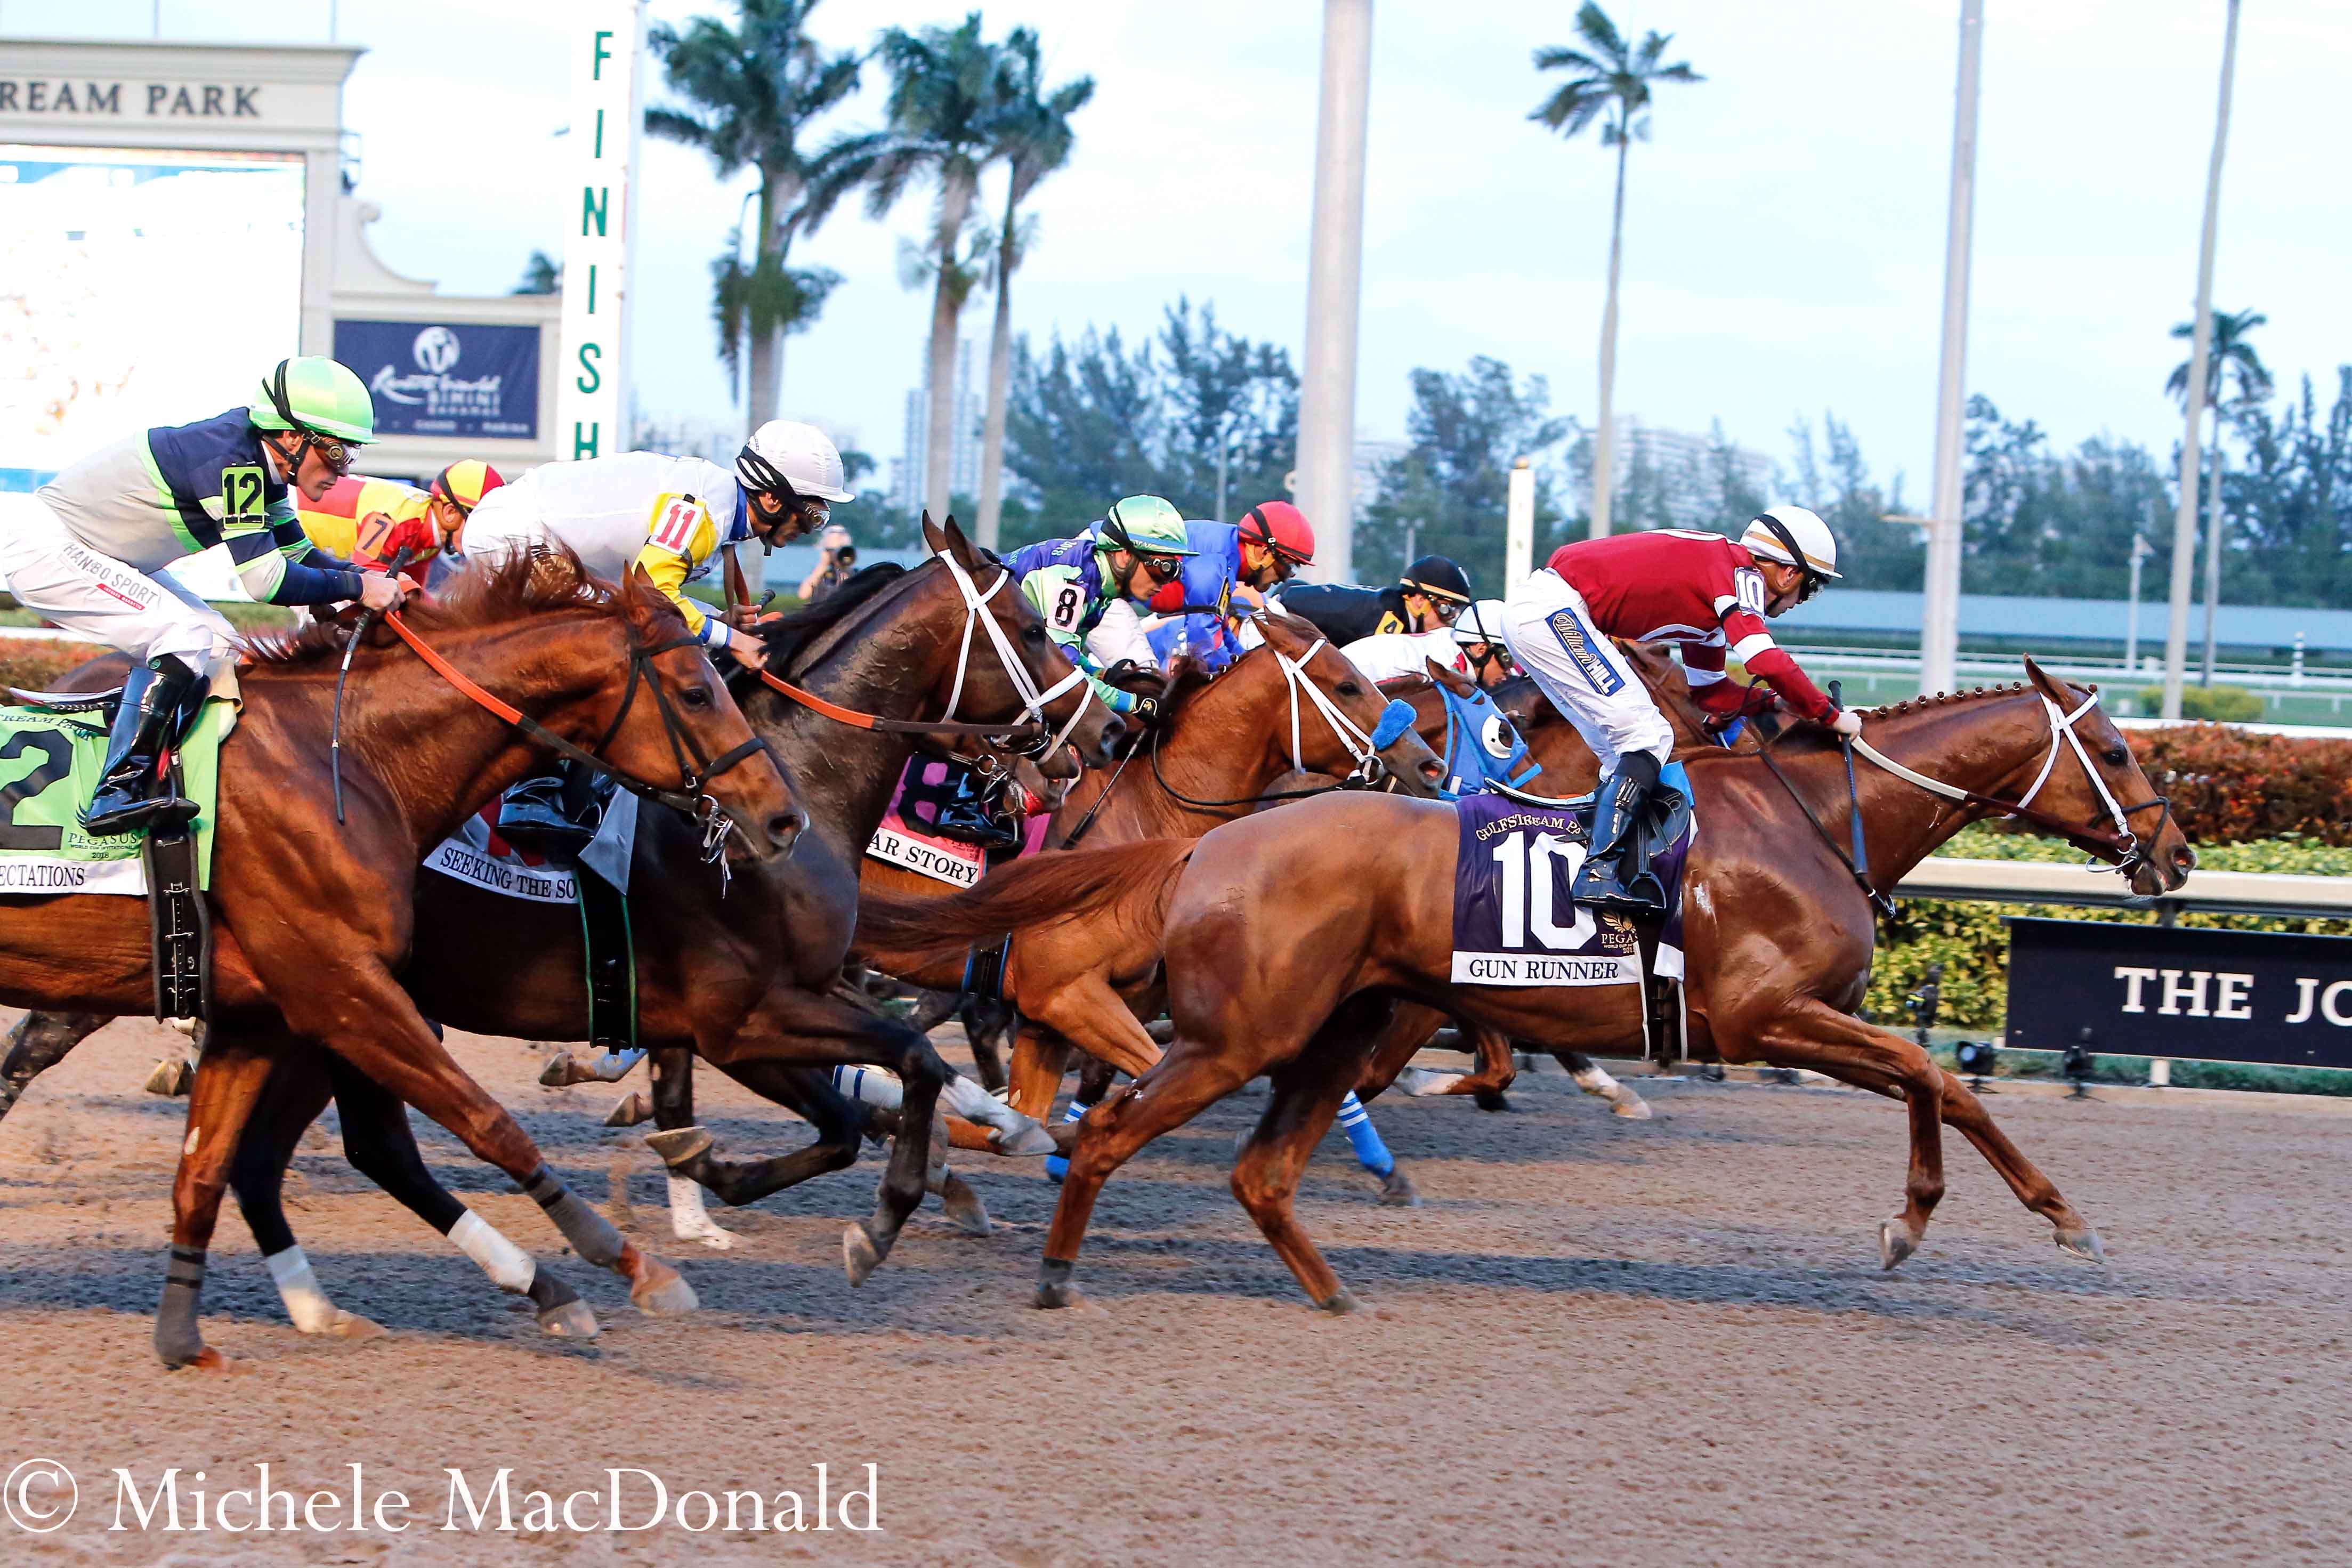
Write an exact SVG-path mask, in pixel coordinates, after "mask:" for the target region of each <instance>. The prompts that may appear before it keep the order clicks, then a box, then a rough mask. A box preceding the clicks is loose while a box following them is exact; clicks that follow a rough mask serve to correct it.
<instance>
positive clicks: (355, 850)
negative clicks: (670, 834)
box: [0, 553, 804, 1367]
mask: <svg viewBox="0 0 2352 1568" xmlns="http://www.w3.org/2000/svg"><path fill="white" fill-rule="evenodd" d="M394 625H395V626H397V627H398V628H399V630H400V631H401V632H402V633H403V634H404V637H408V638H412V639H414V642H413V644H408V645H404V642H402V641H395V640H394V635H393V629H394V628H393V627H391V626H377V627H375V628H373V631H372V633H371V635H369V636H368V637H366V638H364V639H363V642H364V646H363V647H360V648H359V649H357V650H355V651H354V653H353V661H354V666H355V668H356V671H357V673H358V675H359V676H360V678H361V679H360V689H361V693H362V697H361V700H358V701H355V702H354V703H352V706H351V710H350V711H349V712H348V713H346V714H344V715H343V717H342V720H341V732H342V743H341V746H340V752H341V755H342V757H343V758H344V759H345V765H343V766H342V769H341V772H342V775H343V784H344V788H343V790H342V792H341V795H342V800H343V802H344V805H345V807H346V811H345V813H344V816H345V820H343V821H342V822H341V823H340V824H339V823H338V821H337V819H336V815H335V813H334V811H333V809H332V808H331V805H330V800H331V793H332V792H331V790H330V787H329V784H330V780H329V777H328V774H329V768H330V757H331V747H330V743H329V742H330V740H331V724H332V712H333V708H334V701H333V698H334V689H335V684H336V682H335V671H336V663H337V659H338V657H339V656H340V655H341V653H342V651H343V650H342V649H341V647H338V646H337V645H338V642H339V640H340V638H339V632H338V629H337V628H335V627H332V626H324V625H321V626H312V627H310V628H309V629H308V630H306V631H304V632H302V633H301V634H300V635H299V636H297V637H290V638H286V639H282V640H278V641H271V642H264V643H262V644H260V645H258V646H257V647H255V648H254V649H253V650H252V652H251V654H250V656H249V657H248V658H247V660H246V661H245V663H244V664H243V666H242V668H241V670H240V685H241V688H242V700H243V709H244V711H243V715H242V717H241V719H240V721H238V723H237V726H236V730H235V731H233V732H232V733H231V734H230V735H229V737H228V738H227V740H226V742H224V743H223V744H222V747H221V752H220V764H219V791H218V804H217V811H218V816H219V820H218V824H217V826H216V828H215V835H214V848H213V858H212V866H213V878H212V887H211V890H210V896H209V903H210V906H211V910H212V917H211V918H212V930H213V940H214V948H213V976H214V978H213V1002H212V1023H213V1027H212V1029H211V1031H210V1033H211V1039H210V1042H209V1046H210V1048H209V1049H207V1051H206V1052H205V1058H204V1061H203V1063H202V1065H201V1066H200V1067H199V1068H198V1069H197V1072H196V1077H195V1084H194V1089H193V1091H192V1092H191V1094H190V1096H189V1100H188V1118H187V1136H186V1139H185V1141H184V1143H183V1144H182V1151H181V1157H180V1164H179V1172H178V1175H177V1178H176V1180H175V1181H174V1183H173V1234H172V1253H171V1266H170V1268H169V1270H168V1272H167V1276H166V1283H165V1285H164V1288H163V1302H162V1305H161V1307H160V1309H159V1310H158V1312H157V1316H156V1322H155V1349H156V1352H157V1353H158V1354H159V1355H160V1356H161V1357H162V1358H163V1362H164V1363H165V1364H166V1365H170V1366H184V1365H201V1366H206V1367H217V1366H219V1365H221V1364H223V1363H222V1360H221V1358H220V1357H219V1355H218V1354H217V1352H213V1351H210V1350H208V1349H206V1348H205V1344H204V1341H203V1336H202V1333H201V1331H200V1330H199V1328H198V1325H197V1312H198V1304H199V1300H200V1294H201V1290H202V1288H203V1282H204V1270H205V1248H206V1247H207V1246H208V1245H209V1243H210V1241H211V1238H212V1230H213V1225H214V1222H215V1218H216V1216H217V1214H218V1209H219V1202H220V1196H221V1191H222V1186H223V1184H224V1180H225V1178H226V1173H227V1170H228V1166H229V1161H230V1157H231V1155H232V1153H233V1152H234V1151H235V1149H236V1142H237V1136H238V1132H239V1131H240V1129H241V1127H242V1125H243V1123H244V1121H245V1120H246V1119H247V1115H248V1114H249V1113H250V1111H251V1110H252V1108H253V1106H254V1103H255V1100H257V1097H258V1096H259V1094H260V1092H261V1089H262V1086H263V1083H264V1081H265V1080H266V1079H267V1078H268V1074H269V1069H270V1068H271V1066H272V1064H273V1063H274V1062H275V1061H276V1060H278V1059H279V1058H282V1057H284V1056H286V1055H287V1054H289V1051H292V1050H294V1049H296V1048H297V1041H298V1040H308V1041H315V1042H318V1043H320V1044H323V1045H325V1046H327V1047H329V1048H331V1049H332V1050H333V1051H334V1052H335V1053H336V1054H337V1055H338V1056H340V1057H341V1058H344V1059H346V1060H348V1061H349V1062H351V1063H352V1065H353V1066H354V1067H355V1068H358V1069H359V1070H361V1071H362V1072H363V1073H364V1074H366V1076H367V1077H368V1078H370V1079H373V1080H374V1081H376V1082H377V1083H380V1084H382V1085H383V1086H384V1087H385V1088H386V1089H389V1090H391V1091H392V1092H393V1093H394V1094H396V1095H398V1096H399V1097H400V1098H401V1099H402V1100H406V1101H407V1102H408V1103H410V1104H412V1105H415V1107H416V1108H417V1109H418V1110H423V1111H424V1112H425V1114H426V1115H428V1116H430V1117H432V1118H433V1119H434V1120H435V1121H438V1122H439V1123H441V1125H442V1126H444V1127H446V1128H447V1129H448V1130H449V1131H451V1132H453V1133H455V1134H456V1135H457V1137H458V1138H459V1139H460V1140H462V1141H463V1142H465V1144H466V1145H467V1148H468V1149H470V1150H471V1151H472V1152H474V1153H475V1154H476V1155H477V1156H478V1157H479V1158H480V1159H483V1160H485V1161H487V1162H488V1163H491V1164H493V1165H496V1166H497V1167H498V1168H499V1169H500V1170H501V1171H504V1172H505V1173H507V1174H508V1175H509V1176H510V1177H512V1178H513V1179H514V1180H515V1181H516V1182H518V1183H520V1184H521V1185H522V1186H523V1188H524V1189H525V1190H526V1191H528V1192H529V1193H530V1194H531V1195H532V1196H533V1197H534V1198H536V1199H537V1200H538V1201H539V1203H540V1205H541V1207H542V1208H544V1209H545V1210H546V1211H547V1213H548V1215H549V1216H550V1217H551V1219H552V1220H553V1221H554V1222H555V1224H556V1226H558V1228H559V1229H561V1230H562V1233H563V1235H564V1237H565V1239H566V1240H567V1241H569V1242H570V1243H571V1244H572V1247H573V1248H574V1249H575V1250H577V1251H578V1252H579V1253H580V1255H581V1256H582V1257H583V1258H586V1259H588V1260H589V1261H590V1262H592V1263H596V1264H599V1265H602V1266H604V1267H608V1268H613V1269H614V1270H615V1271H616V1272H619V1273H621V1274H623V1275H624V1276H625V1277H626V1278H628V1279H630V1280H631V1281H632V1291H631V1294H632V1296H633V1298H634V1299H635V1300H636V1301H637V1302H638V1304H639V1305H640V1306H642V1307H644V1308H646V1310H685V1309H686V1308H688V1307H691V1306H692V1305H693V1304H694V1303H693V1292H692V1291H691V1290H690V1289H688V1287H687V1286H686V1284H685V1282H684V1281H683V1280H681V1279H678V1278H677V1274H676V1273H675V1272H674V1271H673V1270H671V1269H669V1268H667V1266H666V1265H663V1264H661V1263H659V1262H657V1261H656V1260H654V1259H651V1258H646V1257H644V1256H643V1255H642V1254H640V1253H639V1252H638V1251H637V1249H636V1248H635V1247H634V1246H632V1245H630V1244H629V1243H628V1242H626V1241H625V1240H624V1239H623V1238H622V1237H621V1235H620V1233H619V1232H618V1231H616V1230H614V1228H613V1226H612V1225H611V1224H610V1223H609V1222H608V1221H606V1220H605V1219H604V1217H603V1216H602V1215H598V1214H597V1213H596V1212H595V1211H594V1210H593V1209H592V1208H590V1207H589V1206H588V1205H586V1204H584V1203H583V1202H582V1201H581V1200H580V1199H579V1198H577V1197H576V1196H574V1195H573V1194H572V1193H571V1192H570V1191H569V1190H568V1189H567V1188H566V1187H565V1186H564V1185H563V1184H562V1182H561V1181H559V1180H558V1179H557V1178H556V1177H555V1175H554V1174H553V1173H551V1171H550V1170H549V1169H548V1167H547V1164H546V1163H545V1162H544V1160H543V1159H542V1158H541V1154H540V1152H539V1149H538V1148H537V1146H536V1145H535V1144H533V1143H532V1142H531V1140H530V1138H529V1137H528V1136H526V1135H525V1134H524V1132H523V1131H522V1129H521V1128H520V1126H518V1125H517V1124H516V1123H515V1121H514V1119H513V1118H512V1117H510V1116H509V1115H508V1114H507V1113H506V1111H505V1110H502V1109H501V1108H500V1107H499V1104H498V1102H497V1101H496V1100H492V1099H491V1098H490V1097H489V1096H488V1094H487V1093H485V1092H484V1091H483V1090H482V1089H481V1088H480V1086H479V1085H478V1084H476V1083H475V1082H474V1080H473V1079H471V1078H469V1077H468V1076H467V1074H466V1072H465V1071H464V1069H463V1068H459V1067H458V1065H457V1062H456V1061H455V1060H453V1059H452V1058H450V1056H449V1055H448V1053H447V1052H446V1051H445V1050H444V1049H443V1048H442V1047H441V1043H440V1041H439V1040H438V1039H436V1037H435V1036H434V1034H433V1031H432V1030H431V1028H430V1027H429V1026H427V1025H426V1024H425V1020H424V1018H423V1017H421V1016H419V1015H418V1013H417V1010H416V1008H415V1005H414V1004H413V1003H411V1002H410V1000H409V998H408V996H407V994H405V993H404V991H403V990H402V988H401V985H400V983H399V979H398V977H397V973H396V971H397V969H398V967H399V965H400V963H402V961H403V960H404V957H405V956H406V955H407V952H408V950H409V947H410V942H411V939H412V936H413V934H414V932H415V902H414V899H413V890H414V887H415V867H416V863H417V860H418V858H420V857H421V856H422V855H423V853H424V851H425V848H426V847H429V846H431V845H434V844H437V843H439V842H440V841H441V840H442V839H443V838H445V837H447V836H448V835H449V834H450V833H451V832H453V831H454V830H455V829H456V828H457V825H458V823H459V822H460V821H462V820H463V819H464V818H465V816H467V814H468V813H469V812H471V811H474V810H478V809H479V807H480V806H481V805H483V803H484V802H485V801H488V799H490V798H492V797H493V796H494V795H497V794H498V793H499V791H500V790H502V789H504V788H505V787H506V786H507V785H508V784H511V783H513V782H514V781H515V780H516V779H517V778H520V776H522V774H523V773H525V772H526V771H527V770H528V769H530V767H532V766H533V765H535V764H536V763H539V762H541V760H542V759H544V758H545V757H547V756H549V755H551V753H554V752H558V751H559V750H568V751H570V752H575V753H577V754H579V755H580V756H583V757H585V756H587V755H588V750H583V748H587V749H593V752H594V753H595V755H596V758H597V759H598V760H599V763H600V765H602V766H604V767H605V768H607V769H608V770H610V771H612V772H614V773H616V774H618V775H620V776H621V777H622V778H623V779H624V781H625V782H627V783H629V784H631V785H632V786H633V787H635V788H639V789H643V790H646V791H648V792H658V793H659V794H660V795H662V796H663V797H664V798H666V799H667V800H670V801H674V802H677V803H679V804H681V805H688V806H691V807H695V808H696V809H697V810H698V814H699V815H700V816H701V819H702V820H703V822H704V823H705V824H706V830H705V831H706V837H708V839H709V842H710V843H711V845H712V847H714V848H720V849H721V852H722V853H725V854H726V855H728V856H729V857H730V858H732V859H738V860H741V861H743V862H744V863H745V865H746V867H747V868H756V866H757V865H759V864H762V863H766V862H770V861H772V860H775V859H777V858H781V857H782V855H784V854H785V853H786V852H787V851H788V850H789V849H790V848H791V847H793V843H794V842H795V840H796V839H797V838H798V837H800V833H801V829H802V827H803V820H804V819H803V816H802V814H801V812H800V809H799V807H798V806H797V805H796V804H795V803H794V801H793V795H792V792H791V790H790V788H789V787H788V786H787V784H786V783H785V780H784V776H783V773H782V770H781V769H780V768H779V767H778V766H777V765H776V764H775V762H774V759H773V758H772V757H771V756H770V755H768V753H767V752H765V751H764V750H763V749H762V748H761V746H760V744H759V742H758V741H757V740H756V739H755V738H754V737H753V736H752V734H751V730H750V728H749V726H748V725H746V724H745V722H744V721H743V716H742V713H741V712H740V710H738V709H737V707H736V706H735V702H734V700H733V699H732V698H731V697H730V696H729V695H728V692H727V690H726V688H725V686H724V684H723V683H722V682H721V681H719V679H718V677H717V674H716V673H715V672H714V671H713V670H712V668H711V667H710V663H709V659H708V658H705V657H704V655H703V652H702V649H701V647H700V645H699V644H698V643H696V642H695V641H694V640H693V639H692V638H691V637H688V634H687V631H686V626H685V624H684V622H683V621H682V620H681V619H680V618H679V617H678V615H677V610H676V609H675V608H674V607H673V606H672V605H670V604H669V603H668V601H667V599H665V598H664V597H663V596H662V595H660V594H659V593H658V592H656V590H655V589H654V588H653V587H652V585H651V584H649V583H647V582H646V581H645V580H644V579H643V577H642V575H641V574H638V575H633V576H632V578H631V580H630V581H629V582H628V583H627V584H624V585H622V586H619V587H615V586H614V585H612V584H604V583H599V582H597V581H595V580H594V579H593V578H591V577H589V576H588V575H587V574H585V573H584V572H583V571H582V570H581V568H580V563H579V562H578V561H577V560H576V559H575V558H572V557H571V556H570V555H568V554H564V553H557V554H551V555H537V556H531V555H518V556H516V557H515V558H513V559H510V560H509V561H507V562H505V563H501V564H499V566H497V567H495V568H493V569H488V570H485V571H484V572H482V573H480V574H478V575H477V576H475V577H474V578H472V579H471V580H469V581H467V582H465V583H463V584H460V585H459V586H458V587H457V588H456V589H455V590H453V591H452V592H451V593H450V594H449V595H447V596H446V598H445V599H443V600H442V601H440V602H439V603H437V604H422V605H417V606H415V607H414V608H413V609H411V610H410V611H407V612H405V613H404V616H403V617H402V618H401V619H400V620H399V621H397V622H395V623H394ZM411 646H414V647H415V649H416V651H415V652H411V650H410V649H411ZM428 649H429V651H428ZM428 659H430V660H431V661H432V662H430V663H428V662H427V660H428ZM467 670H470V671H473V672H475V673H476V674H477V675H478V677H479V678H480V679H481V680H482V681H484V682H487V683H488V685H490V686H495V687H499V688H503V689H505V696H504V698H503V700H502V699H501V698H499V697H497V696H493V695H491V693H490V692H489V691H488V690H486V689H483V687H482V686H478V685H476V684H475V683H474V681H473V679H470V678H469V677H468V676H467V675H466V674H465V673H463V672H464V671H467ZM641 692H642V694H643V695H644V696H645V698H646V700H637V699H638V698H639V696H640V695H641ZM600 737H601V738H600ZM740 763H751V765H749V766H739V765H738V764H740ZM706 803H707V804H706ZM722 829H727V830H731V831H728V832H726V833H725V835H724V837H723V838H722V837H720V834H721V830H722ZM719 874H720V868H717V867H714V868H712V869H711V870H709V872H707V873H705V875H708V876H709V877H710V878H712V879H714V880H715V879H717V878H718V877H719ZM152 999H153V975H152V954H151V948H150V939H149V931H148V921H147V911H146V910H145V909H143V908H142V904H141V901H140V900H135V899H126V898H121V897H107V896H100V895H91V894H75V895H66V896H62V897H54V898H47V897H45V898H17V897H11V898H6V899H0V1002H6V1003H8V1004H11V1005H17V1006H28V1007H43V1008H53V1009H64V1010H69V1011H74V1012H82V1013H102V1014H109V1015H116V1014H125V1013H143V1012H146V1011H148V1010H149V1008H150V1006H151V1005H152ZM501 1246H502V1247H504V1253H503V1254H501V1270H502V1272H503V1273H504V1274H505V1276H506V1278H505V1279H504V1280H503V1281H502V1282H504V1283H506V1284H507V1285H508V1287H509V1289H515V1290H518V1291H524V1290H529V1291H530V1294H531V1295H532V1296H533V1299H534V1300H535V1301H537V1302H538V1304H539V1305H540V1306H541V1309H542V1310H545V1309H547V1308H548V1307H549V1306H550V1304H551V1301H553V1300H556V1299H558V1298H560V1297H562V1296H568V1295H569V1291H568V1289H564V1288H562V1287H561V1286H560V1285H559V1284H558V1283H557V1282H555V1281H553V1280H551V1279H547V1280H545V1281H544V1285H543V1286H542V1285H541V1281H542V1279H543V1276H542V1275H541V1273H540V1271H538V1270H536V1269H535V1268H533V1266H532V1265H531V1262H530V1258H528V1257H527V1256H526V1255H524V1254H522V1253H521V1252H520V1251H519V1250H517V1249H515V1248H514V1247H512V1244H510V1243H504V1242H503V1241H501ZM508 1255H510V1256H508Z"/></svg>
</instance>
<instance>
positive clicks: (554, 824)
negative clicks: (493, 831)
mask: <svg viewBox="0 0 2352 1568" xmlns="http://www.w3.org/2000/svg"><path fill="white" fill-rule="evenodd" d="M567 783H568V780H567V778H566V775H565V773H564V771H563V770H562V768H556V769H552V770H551V771H549V772H547V773H533V774H532V775H530V777H529V778H526V779H524V780H523V781H522V782H521V783H520V784H516V785H514V786H513V787H512V788H510V789H509V790H508V791H507V793H506V798H505V799H504V800H502V801H500V802H499V837H501V838H503V839H505V840H506V841H507V842H508V843H509V844H511V845H513V846H514V847H516V848H518V849H528V850H530V852H531V853H532V854H534V855H544V856H547V857H548V858H550V859H553V860H560V861H562V862H563V863H564V864H566V865H570V864H572V863H574V862H576V861H577V860H578V859H579V858H580V851H582V850H583V849H585V848H587V847H588V843H589V840H591V839H593V838H594V837H596V828H595V825H594V824H593V823H583V822H582V821H580V820H579V818H578V817H577V816H574V815H573V813H572V809H571V807H570V804H569V802H568V801H567V800H566V799H565V795H566V784H567Z"/></svg>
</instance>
